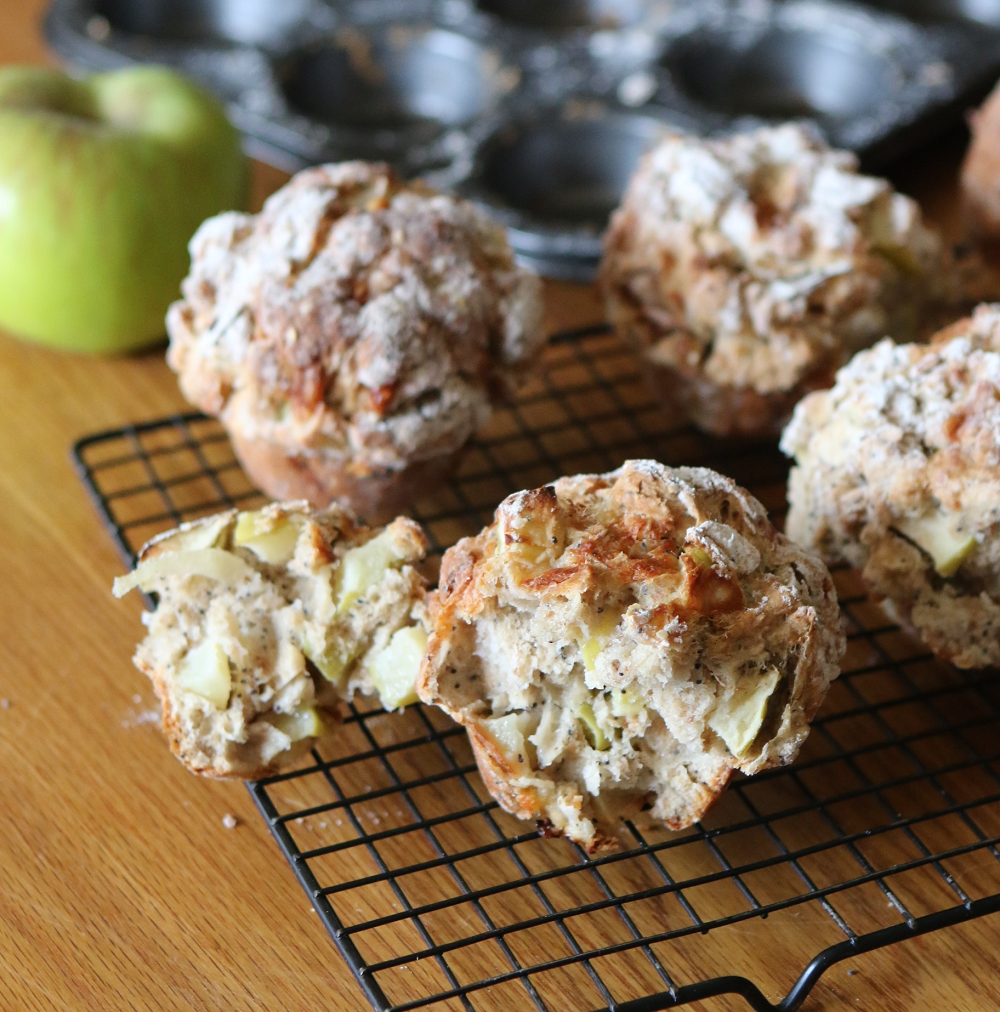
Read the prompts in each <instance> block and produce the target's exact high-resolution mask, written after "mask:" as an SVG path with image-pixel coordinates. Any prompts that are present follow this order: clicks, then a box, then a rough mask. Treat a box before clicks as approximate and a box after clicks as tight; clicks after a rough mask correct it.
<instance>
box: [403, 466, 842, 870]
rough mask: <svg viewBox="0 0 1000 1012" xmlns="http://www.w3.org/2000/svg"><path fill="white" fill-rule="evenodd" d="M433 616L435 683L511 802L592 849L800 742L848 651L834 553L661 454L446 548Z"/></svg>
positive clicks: (526, 507) (587, 480) (510, 503)
mask: <svg viewBox="0 0 1000 1012" xmlns="http://www.w3.org/2000/svg"><path fill="white" fill-rule="evenodd" d="M431 629H432V631H431V636H430V640H429V643H428V647H427V656H426V659H425V661H424V667H423V669H422V671H421V675H420V679H419V681H418V684H417V691H418V693H419V694H420V697H421V698H422V699H423V700H424V701H425V702H428V703H433V704H436V705H438V706H440V707H442V708H443V709H444V710H445V711H446V712H448V713H449V714H450V715H451V716H452V717H454V718H455V719H456V720H458V721H460V722H461V723H462V724H464V725H465V726H466V728H467V729H468V732H469V737H470V740H471V742H472V745H473V748H474V750H475V752H476V756H477V760H478V762H479V767H480V770H481V771H482V773H483V777H484V780H485V782H486V784H487V786H488V787H489V789H490V790H491V792H492V793H493V795H494V796H495V797H496V798H497V799H498V800H499V802H500V803H501V805H502V806H503V807H504V808H505V809H506V810H507V811H509V812H512V813H513V814H515V815H518V816H520V817H521V818H529V819H538V820H541V821H542V823H543V825H545V826H547V827H548V828H549V829H550V830H553V831H556V832H561V833H565V834H566V835H567V836H568V837H569V838H570V839H573V840H575V841H577V842H579V843H581V844H582V845H584V846H586V847H587V848H589V849H592V850H593V849H598V848H601V847H604V846H608V845H611V844H612V842H613V839H614V834H615V832H616V826H617V824H618V820H619V819H620V818H622V817H628V816H631V815H634V814H635V813H636V812H637V811H638V810H639V809H640V808H643V807H649V808H650V811H651V815H652V817H653V818H655V819H657V820H660V821H662V822H665V823H666V824H668V825H669V826H672V827H674V828H682V827H685V826H688V825H690V824H691V823H692V822H694V821H695V820H696V819H698V818H699V817H700V816H701V815H702V814H703V813H704V812H705V810H706V809H707V808H708V807H709V806H710V805H711V804H712V802H713V801H714V800H715V799H716V798H717V797H718V795H719V793H720V792H721V791H722V790H723V788H724V787H725V785H726V783H727V781H728V780H729V778H730V776H731V775H732V773H733V771H734V770H737V769H739V770H742V771H743V772H745V773H755V772H757V771H759V770H762V769H765V768H767V767H770V766H774V765H778V764H781V763H785V762H788V761H790V760H791V759H792V758H794V756H795V755H796V753H797V752H798V750H799V747H800V746H801V744H802V742H803V740H804V739H805V737H806V734H807V733H808V721H809V720H810V718H811V717H812V716H813V715H814V714H815V712H816V710H817V708H818V707H819V705H820V703H821V702H822V700H823V698H824V696H825V694H826V691H827V687H828V685H829V683H830V681H831V680H832V679H833V678H834V677H835V676H836V674H837V670H838V668H837V664H838V661H839V658H840V655H841V653H842V651H843V648H844V639H843V634H842V632H841V629H840V617H839V611H838V608H837V603H836V597H835V594H834V590H833V586H832V582H831V580H830V576H829V573H828V572H827V570H826V568H825V566H824V565H823V564H822V563H821V562H820V561H819V560H818V559H817V558H815V557H814V556H813V555H811V554H809V553H807V552H805V551H802V550H801V549H799V548H798V547H796V546H794V545H792V544H791V543H790V542H788V541H787V540H786V539H785V538H784V537H783V536H782V535H781V534H778V533H777V532H776V531H775V530H774V528H773V527H772V526H771V524H770V522H769V521H768V519H767V516H766V514H765V511H764V509H763V507H762V506H761V505H760V503H758V502H757V501H756V500H755V499H754V498H753V497H752V496H750V495H749V494H748V493H747V492H745V491H744V490H743V489H741V488H739V487H738V486H737V485H736V484H735V483H734V482H732V481H731V480H730V479H728V478H725V477H723V476H721V475H718V474H716V473H714V472H712V471H709V470H706V469H701V468H676V469H672V468H668V467H665V466H663V465H661V464H658V463H655V462H653V461H642V460H639V461H630V462H628V463H626V464H625V465H623V466H622V467H621V468H619V469H618V470H617V471H612V472H610V473H609V474H605V475H578V476H575V477H569V478H561V479H559V480H558V481H557V482H555V483H554V485H552V486H546V487H544V488H539V489H533V490H530V491H526V492H521V493H518V494H516V495H513V496H510V497H508V498H507V499H506V500H504V502H503V503H502V504H501V505H500V506H499V507H498V509H497V512H496V519H495V521H494V523H493V524H491V525H490V526H489V527H487V528H486V529H485V530H483V531H482V532H481V533H480V534H479V535H477V536H476V537H474V538H466V539H464V540H462V541H460V542H459V543H458V544H457V545H455V546H454V547H453V548H451V549H449V550H448V552H446V553H445V556H444V560H443V562H442V571H441V582H440V586H439V589H438V590H437V591H436V592H435V593H434V594H432V596H431Z"/></svg>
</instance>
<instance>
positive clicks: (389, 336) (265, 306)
mask: <svg viewBox="0 0 1000 1012" xmlns="http://www.w3.org/2000/svg"><path fill="white" fill-rule="evenodd" d="M182 292H183V296H184V297H183V299H182V300H181V301H179V302H176V303H175V304H174V305H173V306H172V307H171V308H170V311H169V313H168V315H167V329H168V331H169V334H170V349H169V352H168V355H167V359H168V361H169V363H170V365H171V367H172V368H173V369H174V370H175V371H176V372H177V373H178V376H179V380H180V385H181V389H182V391H183V392H184V395H185V397H187V398H188V400H189V401H191V403H193V404H195V405H196V406H197V407H199V408H200V409H201V410H203V411H205V412H207V413H208V414H210V415H217V416H218V417H219V418H220V419H221V420H222V422H223V423H224V424H225V426H226V428H227V429H228V431H229V434H230V437H231V438H232V441H233V445H234V447H235V449H236V452H237V454H238V456H239V457H240V460H241V461H242V463H243V465H244V467H245V469H246V471H247V473H248V474H249V476H250V477H251V478H252V479H253V481H254V482H255V483H256V484H257V485H258V486H259V487H260V488H261V489H263V490H264V491H265V492H266V493H267V494H268V495H269V496H271V498H274V499H293V498H303V499H307V500H308V501H309V502H310V503H312V504H313V505H314V506H325V505H326V504H327V503H329V502H331V501H333V500H337V501H340V502H342V503H345V504H347V505H349V506H351V507H352V508H353V509H354V510H355V511H356V512H358V513H359V514H360V515H362V516H364V517H366V518H367V519H368V520H370V521H376V520H378V521H382V520H385V519H387V518H389V517H391V516H394V515H395V513H396V512H397V510H399V509H401V508H403V507H406V506H408V505H409V503H410V502H411V501H412V499H413V498H414V497H416V496H418V495H419V494H420V493H422V492H424V491H426V490H427V489H429V488H433V487H434V486H435V485H436V484H437V483H438V482H440V481H441V480H443V479H444V478H445V477H446V476H447V475H448V474H449V473H450V471H451V470H452V469H453V467H454V466H455V464H456V462H457V459H458V456H459V455H460V453H461V451H462V449H463V447H464V446H465V445H466V443H467V442H468V441H469V439H470V438H471V436H472V434H473V432H474V431H475V429H476V428H477V427H478V426H479V425H480V424H481V423H482V422H484V421H485V420H486V419H487V418H488V417H489V415H490V411H491V406H492V405H493V404H494V403H495V402H496V401H497V400H498V399H499V398H502V397H504V396H506V395H507V394H508V393H509V392H510V391H511V390H512V389H513V388H514V387H515V386H516V385H517V382H518V380H519V379H520V378H521V376H522V375H523V374H524V373H525V371H526V370H528V369H529V368H530V366H531V364H532V362H533V361H534V360H535V358H536V356H537V353H538V352H539V350H540V348H541V346H542V340H543V336H542V325H541V299H540V285H539V281H538V279H537V278H535V277H534V276H533V275H531V274H529V273H527V272H526V271H524V270H523V269H521V268H520V267H518V266H517V265H516V264H515V263H514V259H513V254H512V252H511V249H510V246H509V244H508V242H507V238H506V233H505V232H504V230H503V229H502V228H501V227H500V226H498V225H495V224H493V223H491V222H490V221H489V220H487V219H486V218H485V217H484V216H483V215H481V214H480V213H479V212H478V211H476V209H475V208H474V207H473V206H472V205H471V204H469V203H467V202H466V201H462V200H458V199H456V198H454V197H450V196H444V195H442V194H437V193H434V192H433V191H432V190H429V189H427V188H426V187H424V186H422V185H420V184H419V183H403V182H401V181H400V180H399V179H398V178H397V177H396V176H395V175H394V174H393V172H392V171H391V170H390V169H389V168H388V167H387V166H385V165H370V164H366V163H363V162H347V163H344V164H341V165H325V166H321V167H319V168H315V169H309V170H307V171H305V172H300V173H299V174H298V175H297V176H295V177H294V178H293V179H292V181H291V182H290V183H288V184H287V185H286V186H285V187H283V188H282V189H281V190H279V191H278V192H277V193H275V194H274V195H273V196H272V197H271V198H270V199H269V200H268V201H267V203H266V204H265V205H264V209H263V211H262V212H261V213H260V214H259V215H256V216H253V215H246V214H234V213H230V214H223V215H219V216H218V217H216V218H211V219H209V220H208V221H207V222H205V223H204V224H203V225H202V226H201V228H200V229H199V230H198V232H197V233H196V234H195V236H194V238H193V239H192V240H191V272H190V274H189V275H188V277H187V278H186V280H185V281H184V283H183V286H182Z"/></svg>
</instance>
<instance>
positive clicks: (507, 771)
mask: <svg viewBox="0 0 1000 1012" xmlns="http://www.w3.org/2000/svg"><path fill="white" fill-rule="evenodd" d="M462 723H464V724H465V730H466V732H467V733H468V735H469V743H470V744H471V745H472V752H473V754H474V755H475V757H476V765H477V766H478V767H479V775H480V776H481V777H482V778H483V783H484V784H485V785H486V789H487V790H488V791H489V792H490V794H491V795H493V797H494V798H496V800H497V801H498V802H499V804H500V807H501V808H502V809H503V810H504V811H505V812H509V813H510V814H511V815H516V816H517V818H519V819H540V818H541V817H542V813H543V811H544V808H545V806H544V805H543V804H542V799H541V798H540V797H539V796H538V791H537V790H536V789H535V788H533V787H515V786H514V785H513V784H512V783H511V780H512V779H513V778H514V776H515V772H516V771H515V770H514V767H513V766H511V764H510V763H509V762H508V761H507V759H506V757H505V756H504V754H503V752H502V751H501V749H500V748H499V747H498V746H497V744H496V742H495V741H494V740H493V739H492V738H491V737H490V736H489V735H488V734H484V733H483V731H482V729H481V728H480V727H479V726H478V725H477V724H476V723H474V722H472V723H469V722H466V721H462Z"/></svg>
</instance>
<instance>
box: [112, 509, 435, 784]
mask: <svg viewBox="0 0 1000 1012" xmlns="http://www.w3.org/2000/svg"><path fill="white" fill-rule="evenodd" d="M426 551H427V542H426V538H425V536H424V534H423V532H422V531H421V529H420V528H419V526H418V525H417V524H415V523H414V522H413V521H412V520H408V519H404V518H399V519H397V520H395V521H394V522H393V523H391V524H389V525H388V526H387V527H385V528H384V529H382V530H380V531H376V530H373V529H371V528H368V527H364V526H362V525H360V524H358V523H357V522H356V521H354V520H353V518H352V517H351V516H350V515H349V514H347V513H346V512H344V511H342V510H340V509H339V508H337V507H332V508H330V509H328V510H325V511H323V512H313V511H310V510H309V509H308V506H307V505H306V504H305V503H272V504H271V505H270V506H266V507H264V508H263V509H261V510H258V511H255V512H247V513H236V511H235V510H231V511H228V512H225V513H220V514H218V515H216V516H212V517H208V518H206V519H204V520H199V521H196V522H194V523H191V524H185V525H183V526H182V527H180V528H178V529H177V530H175V531H170V532H168V533H167V534H164V535H162V536H161V537H159V538H156V539H154V540H153V541H151V542H150V543H149V544H148V545H146V546H145V547H144V548H143V549H142V551H141V552H140V555H139V562H138V565H137V567H136V569H135V570H134V571H133V572H132V573H131V574H130V575H129V576H127V577H123V578H121V579H119V580H116V581H115V594H116V595H118V596H121V595H122V594H124V593H126V592H127V591H128V590H130V589H132V588H133V587H140V588H141V589H142V590H145V591H147V592H150V593H152V594H155V595H156V598H157V603H156V607H155V609H154V610H153V611H151V612H147V613H146V614H144V615H143V622H144V623H145V625H146V627H147V629H148V632H147V635H146V638H145V639H144V640H143V641H142V642H141V643H140V644H139V646H138V648H137V650H136V653H135V657H134V661H135V664H136V667H138V668H139V670H140V671H142V672H144V673H145V674H146V675H147V676H148V677H149V678H150V680H151V681H152V683H153V687H154V689H155V691H156V694H157V696H158V698H159V700H160V703H161V706H162V715H163V730H164V732H165V734H166V735H167V738H168V740H169V742H170V747H171V749H172V750H173V751H174V753H175V754H176V755H177V757H178V758H179V759H180V760H181V761H182V762H183V763H184V764H185V766H187V767H188V768H189V769H191V770H192V771H193V772H196V773H202V774H205V775H208V776H215V777H250V778H253V777H259V776H263V775H264V774H265V773H267V772H269V771H271V770H273V769H274V768H275V767H277V766H279V765H282V764H284V763H286V762H288V761H290V760H292V759H293V758H294V757H295V756H297V755H298V754H299V753H301V752H302V751H303V749H305V748H308V746H309V745H310V744H311V743H312V741H313V740H315V739H316V738H318V737H322V736H325V735H327V734H329V733H332V732H335V725H336V718H337V715H338V713H339V706H340V702H341V701H342V700H348V699H350V698H351V697H352V696H353V695H354V693H355V692H361V693H364V694H367V695H375V694H377V695H378V696H379V697H380V698H381V701H382V702H383V704H384V705H385V706H386V707H387V708H390V709H394V708H396V707H398V706H403V705H406V704H407V703H410V702H413V701H414V700H415V698H416V697H415V695H414V691H413V684H414V681H415V679H416V676H417V671H418V669H419V666H420V659H421V657H422V656H423V649H424V646H425V644H426V639H427V636H426V631H425V605H424V596H425V590H426V582H425V580H424V579H423V577H422V576H421V575H420V573H419V571H418V568H417V567H418V564H419V563H420V562H421V560H422V559H423V558H424V556H425V554H426Z"/></svg>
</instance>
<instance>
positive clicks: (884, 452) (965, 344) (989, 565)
mask: <svg viewBox="0 0 1000 1012" xmlns="http://www.w3.org/2000/svg"><path fill="white" fill-rule="evenodd" d="M781 445H782V449H783V450H784V451H785V452H786V453H787V454H788V455H789V456H792V457H794V459H795V466H794V467H793V469H792V473H791V476H790V479H789V501H790V507H791V508H790V512H789V515H788V523H787V530H788V533H789V535H790V536H791V537H792V538H794V539H795V540H796V541H798V542H799V543H801V544H803V545H806V546H809V547H812V548H815V549H817V550H819V551H820V552H821V553H822V554H823V555H824V556H825V557H826V558H828V559H830V560H843V561H846V562H849V563H851V564H852V565H855V566H857V567H859V568H861V569H862V571H863V575H864V578H865V580H866V582H867V583H868V584H869V586H870V587H871V589H872V590H873V591H874V592H875V594H876V595H877V596H878V597H879V598H880V599H882V600H883V604H884V606H885V608H886V610H887V611H888V612H889V613H890V615H892V616H893V617H895V618H897V619H898V620H900V621H902V622H903V623H905V624H906V625H907V626H908V627H909V628H910V629H911V630H912V631H914V632H916V634H918V635H919V636H920V637H921V638H922V639H923V640H924V641H925V642H926V643H927V645H928V646H929V647H930V648H931V649H932V650H933V651H934V652H935V653H936V654H938V655H939V656H941V657H943V658H946V659H949V660H951V661H953V662H954V663H955V664H957V665H959V666H961V667H983V666H987V665H995V664H1000V306H996V305H985V306H981V307H979V308H978V309H977V310H976V312H975V313H974V315H973V316H972V317H971V318H969V319H965V320H961V321H959V322H958V323H956V324H954V325H953V326H951V327H948V328H947V329H946V330H944V331H942V332H941V333H940V334H939V335H937V337H935V338H934V340H933V341H932V342H931V344H930V345H921V344H903V345H898V344H894V343H893V342H892V341H888V340H886V341H882V342H880V343H879V344H877V345H876V346H875V347H874V348H872V349H871V350H869V351H866V352H863V353H861V354H859V355H857V356H856V357H855V358H854V359H853V360H852V361H851V362H850V364H849V365H847V366H846V367H845V368H844V369H842V370H841V371H840V373H839V374H838V376H837V382H836V384H835V386H834V387H833V389H832V390H829V391H824V392H821V393H815V394H812V395H810V396H809V397H808V398H806V399H805V400H804V401H803V402H802V403H801V404H800V405H799V407H798V408H797V409H796V411H795V414H794V416H793V418H792V421H791V423H790V424H789V426H788V429H787V430H786V432H785V434H784V436H783V438H782V444H781Z"/></svg>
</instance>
